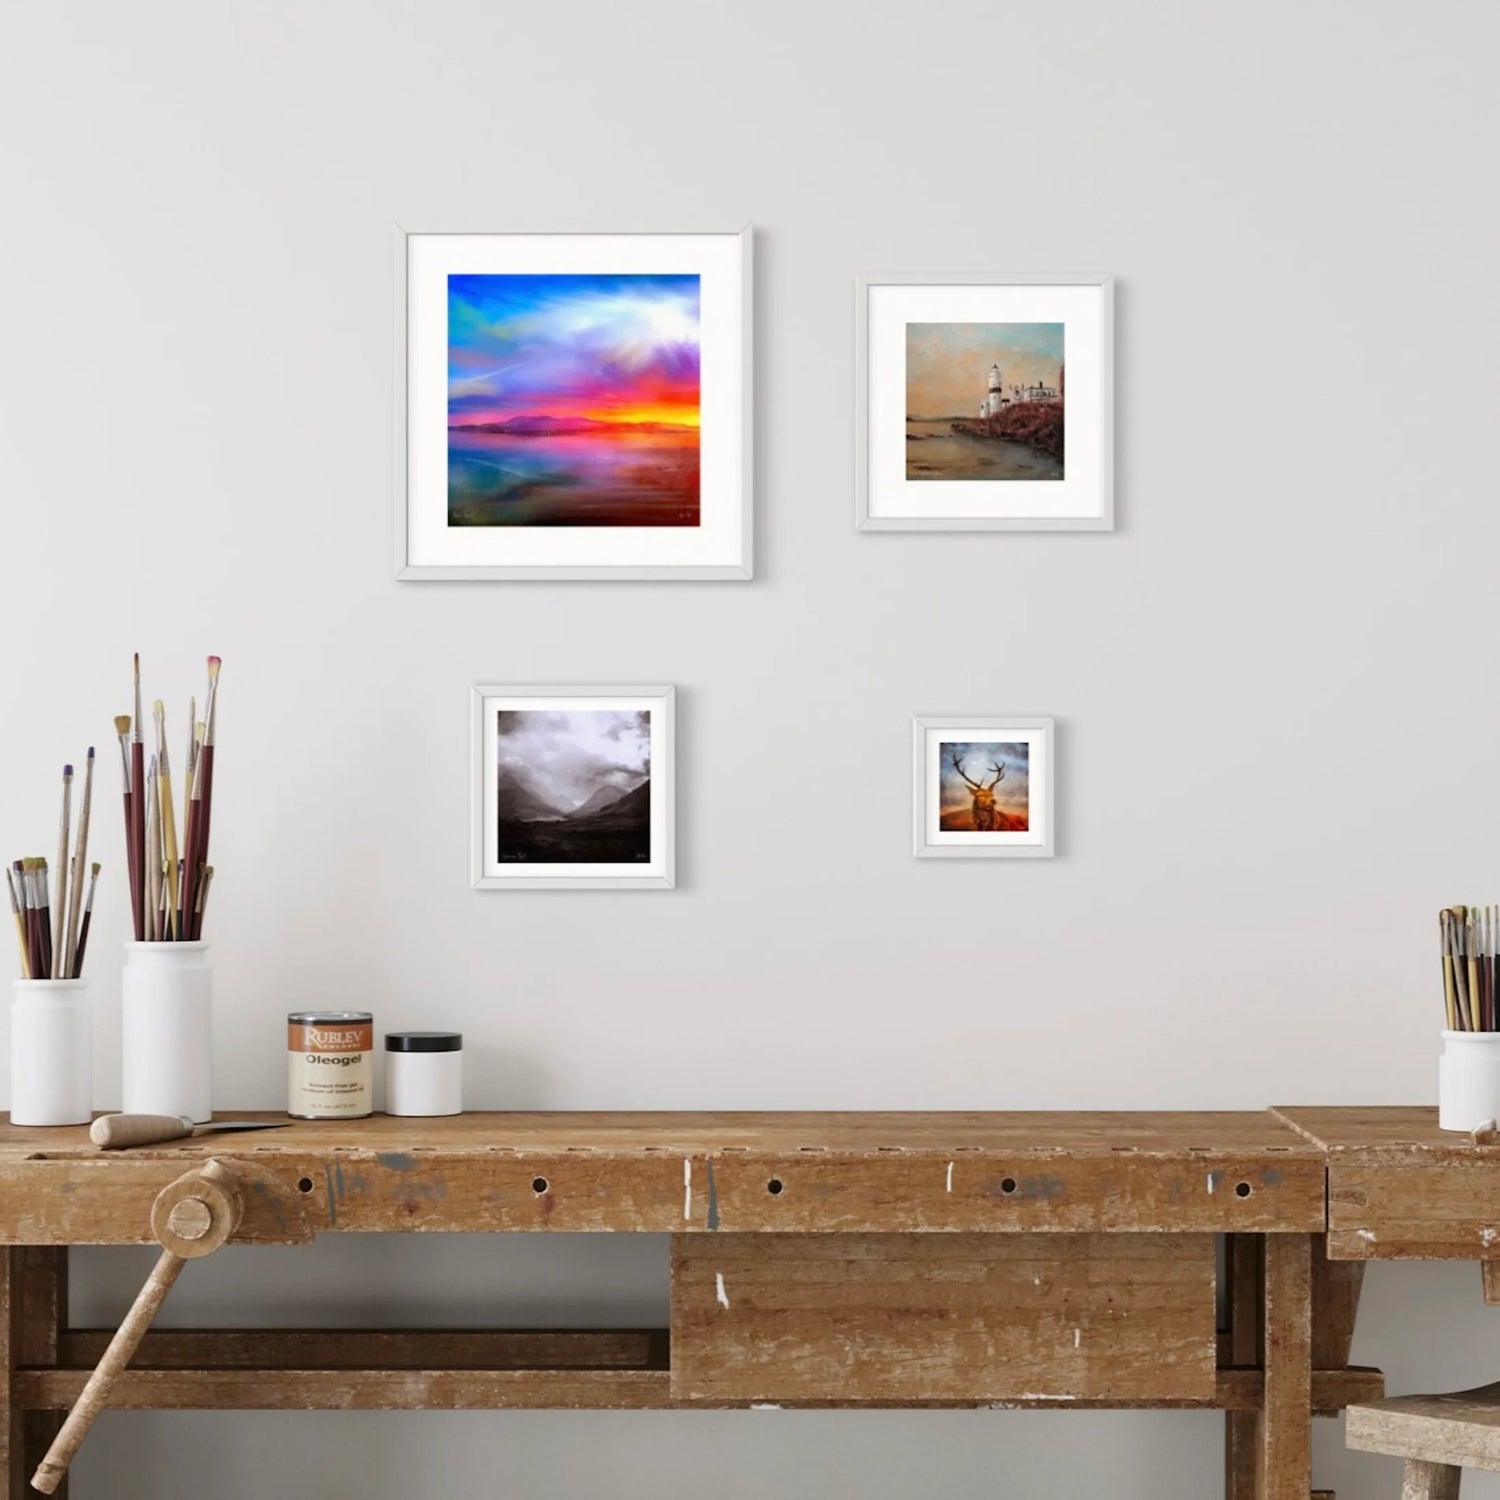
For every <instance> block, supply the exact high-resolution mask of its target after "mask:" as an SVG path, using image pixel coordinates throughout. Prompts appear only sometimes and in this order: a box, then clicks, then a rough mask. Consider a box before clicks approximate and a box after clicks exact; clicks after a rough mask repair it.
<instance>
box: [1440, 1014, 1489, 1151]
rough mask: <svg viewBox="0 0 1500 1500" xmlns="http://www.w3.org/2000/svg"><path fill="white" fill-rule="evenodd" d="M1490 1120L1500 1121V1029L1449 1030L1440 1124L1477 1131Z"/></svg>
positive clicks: (1443, 1058) (1442, 1071) (1442, 1062)
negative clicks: (1476, 1128) (1478, 1126)
mask: <svg viewBox="0 0 1500 1500" xmlns="http://www.w3.org/2000/svg"><path fill="white" fill-rule="evenodd" d="M1486 1120H1500V1031H1445V1032H1444V1033H1443V1054H1442V1056H1441V1057H1439V1058H1438V1125H1439V1126H1440V1127H1441V1128H1442V1129H1444V1130H1473V1129H1474V1127H1475V1126H1476V1125H1483V1124H1484V1122H1485V1121H1486Z"/></svg>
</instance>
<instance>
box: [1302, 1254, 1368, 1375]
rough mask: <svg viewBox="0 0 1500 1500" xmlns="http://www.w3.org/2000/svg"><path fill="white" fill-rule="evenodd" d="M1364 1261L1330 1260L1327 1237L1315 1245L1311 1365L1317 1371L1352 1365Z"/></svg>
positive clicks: (1362, 1285)
mask: <svg viewBox="0 0 1500 1500" xmlns="http://www.w3.org/2000/svg"><path fill="white" fill-rule="evenodd" d="M1364 1282H1365V1267H1364V1262H1363V1261H1349V1260H1331V1259H1330V1258H1329V1255H1328V1237H1327V1236H1326V1235H1321V1234H1318V1235H1314V1236H1313V1241H1312V1362H1313V1368H1314V1369H1319V1370H1322V1369H1337V1368H1338V1367H1339V1366H1340V1365H1347V1364H1348V1363H1349V1351H1350V1349H1351V1348H1352V1346H1353V1343H1354V1324H1355V1319H1356V1318H1357V1317H1358V1315H1359V1294H1360V1292H1361V1290H1362V1289H1363V1287H1364Z"/></svg>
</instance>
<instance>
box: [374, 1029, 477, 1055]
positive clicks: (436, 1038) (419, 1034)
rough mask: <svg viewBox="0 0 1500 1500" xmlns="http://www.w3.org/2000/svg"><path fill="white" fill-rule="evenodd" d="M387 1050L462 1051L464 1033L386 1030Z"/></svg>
mask: <svg viewBox="0 0 1500 1500" xmlns="http://www.w3.org/2000/svg"><path fill="white" fill-rule="evenodd" d="M385 1050H386V1051H387V1052H462V1051H463V1050H464V1034H463V1032H461V1031H388V1032H386V1034H385Z"/></svg>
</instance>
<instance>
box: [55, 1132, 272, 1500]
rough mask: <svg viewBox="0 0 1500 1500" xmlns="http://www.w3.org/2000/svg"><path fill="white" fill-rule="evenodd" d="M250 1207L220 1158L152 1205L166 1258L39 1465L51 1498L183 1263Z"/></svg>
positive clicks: (230, 1229)
mask: <svg viewBox="0 0 1500 1500" xmlns="http://www.w3.org/2000/svg"><path fill="white" fill-rule="evenodd" d="M244 1210H245V1204H244V1199H243V1197H242V1196H241V1194H240V1190H239V1186H238V1184H237V1183H236V1181H235V1176H234V1172H233V1170H232V1169H231V1168H230V1167H228V1166H227V1165H226V1164H225V1163H224V1162H221V1161H218V1160H213V1161H209V1162H206V1163H205V1164H204V1166H203V1167H202V1169H201V1170H200V1171H196V1172H189V1173H188V1174H187V1175H186V1176H184V1177H179V1178H178V1179H177V1181H176V1182H171V1183H168V1184H167V1186H166V1187H164V1188H163V1189H162V1190H161V1192H159V1193H158V1194H157V1195H156V1202H155V1203H154V1204H153V1205H152V1207H151V1230H152V1233H154V1234H155V1235H156V1238H157V1239H158V1240H159V1241H160V1242H161V1244H162V1252H161V1256H160V1258H159V1259H158V1260H157V1262H156V1265H155V1266H154V1267H153V1269H152V1271H151V1274H150V1275H149V1276H148V1277H147V1278H146V1284H145V1286H143V1287H142V1288H141V1290H140V1294H139V1295H138V1296H137V1297H136V1299H135V1301H134V1302H133V1303H132V1304H131V1307H130V1311H129V1312H128V1313H126V1314H125V1321H124V1322H122V1323H121V1324H120V1327H119V1329H118V1330H117V1331H116V1333H115V1336H114V1337H113V1338H112V1339H111V1340H110V1341H109V1347H108V1348H107V1349H106V1350H105V1351H104V1354H103V1356H102V1357H101V1358H100V1360H99V1363H98V1364H97V1365H96V1366H95V1367H94V1373H93V1374H92V1375H90V1376H89V1378H88V1383H87V1384H86V1385H85V1386H84V1388H83V1390H82V1391H80V1392H79V1395H78V1399H77V1401H75V1402H74V1403H73V1409H72V1411H70V1412H69V1413H68V1416H67V1420H66V1421H65V1422H64V1423H63V1425H62V1427H61V1428H60V1429H59V1430H58V1434H57V1436H56V1438H54V1439H53V1441H52V1446H51V1447H50V1448H49V1449H48V1450H47V1456H46V1457H45V1458H44V1459H43V1460H42V1461H41V1463H40V1464H38V1465H37V1470H36V1473H35V1474H33V1475H32V1476H31V1483H32V1487H33V1488H35V1489H38V1490H41V1492H42V1493H43V1494H44V1495H50V1494H52V1493H53V1491H54V1490H56V1489H57V1487H58V1485H60V1484H61V1483H62V1481H63V1476H64V1475H66V1473H67V1472H68V1465H69V1464H70V1463H72V1461H73V1455H74V1454H75V1453H77V1452H78V1449H79V1446H80V1444H82V1442H83V1440H84V1438H86V1437H87V1436H88V1432H89V1428H90V1427H92V1426H93V1425H94V1418H95V1417H97V1416H98V1415H99V1413H100V1412H101V1411H102V1410H103V1409H104V1407H105V1406H106V1405H108V1403H109V1392H110V1388H111V1387H112V1386H113V1385H114V1383H115V1379H116V1377H117V1376H118V1375H119V1374H120V1372H121V1371H122V1370H123V1369H124V1368H125V1366H126V1365H128V1364H129V1363H130V1360H131V1357H132V1356H133V1355H134V1354H135V1351H136V1350H137V1349H138V1348H139V1347H140V1342H141V1340H142V1339H143V1338H144V1337H145V1336H146V1330H147V1329H148V1328H149V1327H150V1326H151V1320H152V1319H153V1318H154V1317H155V1316H156V1311H157V1309H158V1308H159V1307H160V1306H161V1305H162V1303H163V1301H165V1300H166V1295H167V1293H168V1292H169V1291H171V1290H172V1283H173V1282H174V1281H176V1280H177V1278H178V1276H179V1275H180V1274H181V1272H182V1268H183V1266H185V1265H186V1264H187V1263H188V1261H190V1260H196V1259H198V1258H199V1257H200V1256H204V1255H208V1254H211V1253H212V1252H213V1251H215V1250H217V1249H218V1248H219V1246H220V1245H222V1244H223V1243H224V1241H225V1240H227V1239H228V1238H229V1236H230V1235H232V1234H233V1233H234V1231H235V1230H236V1229H237V1228H238V1227H239V1222H240V1217H241V1215H242V1214H243V1213H244Z"/></svg>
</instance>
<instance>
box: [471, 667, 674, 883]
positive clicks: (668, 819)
mask: <svg viewBox="0 0 1500 1500" xmlns="http://www.w3.org/2000/svg"><path fill="white" fill-rule="evenodd" d="M676 698H677V694H676V689H675V688H672V687H667V686H661V685H648V686H637V685H626V686H617V685H604V686H600V685H597V684H585V685H571V684H549V685H537V684H528V683H520V684H515V683H511V684H504V683H498V684H497V683H476V684H475V685H474V687H473V688H472V690H471V693H470V712H471V731H472V740H471V746H472V748H471V773H472V795H471V801H470V812H471V823H472V827H471V832H470V841H469V866H470V883H471V884H472V886H473V887H474V889H476V890H492V891H498V890H508V891H515V890H531V891H565V890H612V891H620V890H658V891H660V890H672V889H673V888H674V887H675V886H676V883H677V875H676V784H677V776H676ZM502 713H503V714H505V715H507V716H508V718H507V719H505V720H502V719H501V717H500V716H501V714H502ZM641 714H645V715H646V716H647V718H648V720H649V751H648V754H647V756H646V759H645V771H646V779H645V782H641V781H638V780H637V779H636V778H637V777H638V776H639V773H640V764H641V756H640V753H639V729H638V727H637V726H636V725H633V724H631V723H629V722H628V720H629V719H630V718H631V717H632V716H634V717H639V716H640V715H641ZM532 715H537V716H540V717H539V718H538V719H537V721H536V723H535V724H533V723H531V722H529V719H530V716H532ZM552 721H556V722H552ZM611 758H612V759H614V760H615V761H616V762H617V763H618V764H617V767H605V768H603V769H601V767H603V766H604V762H606V761H607V760H609V759H611ZM643 789H644V790H645V791H646V793H647V795H646V798H645V799H644V800H645V802H646V803H647V806H648V810H649V815H648V820H647V822H646V825H645V828H646V830H647V831H646V834H645V838H646V845H645V853H644V855H642V852H641V848H642V843H641V841H642V837H643V834H642V828H641V821H640V818H639V817H638V816H636V810H638V806H639V802H640V801H641V799H640V798H639V795H638V794H639V793H640V792H641V791H642V790H643ZM502 796H504V797H506V798H507V799H508V800H507V801H506V804H505V812H506V817H505V818H504V820H502V816H501V814H502V808H501V798H502ZM632 799H634V806H633V808H630V809H627V811H626V813H625V815H624V816H622V814H621V811H620V809H622V808H626V805H627V804H630V803H632ZM522 803H524V806H522V805H521V804H522ZM589 808H592V809H593V811H592V812H586V809H589ZM580 813H583V814H585V816H584V817H583V818H582V819H581V820H580V819H579V814H580ZM601 814H602V815H603V817H605V818H608V819H609V820H610V822H609V823H608V825H607V826H606V825H605V824H604V823H602V822H600V821H597V820H598V819H600V817H601ZM575 823H576V825H577V826H573V825H574V824H575ZM603 846H607V847H608V848H610V849H612V850H613V851H614V852H616V853H621V851H622V846H623V847H624V853H625V856H626V857H622V858H615V859H611V860H608V861H592V860H588V859H586V858H585V857H584V856H585V854H586V853H587V852H590V851H593V850H595V849H598V848H600V847H603ZM559 849H562V851H563V853H564V854H565V856H566V857H565V858H562V859H549V858H547V857H546V856H547V854H548V853H549V852H557V851H558V850H559Z"/></svg>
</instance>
